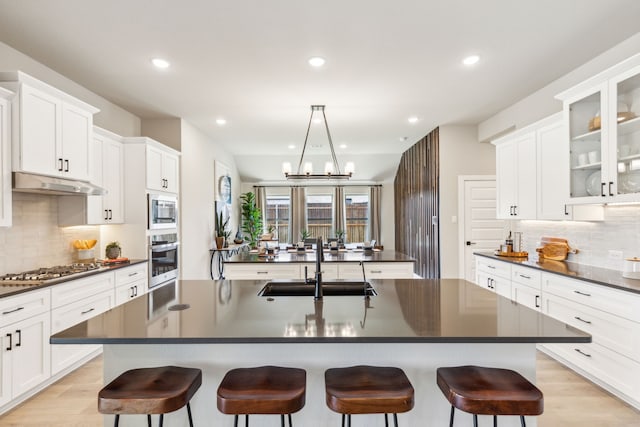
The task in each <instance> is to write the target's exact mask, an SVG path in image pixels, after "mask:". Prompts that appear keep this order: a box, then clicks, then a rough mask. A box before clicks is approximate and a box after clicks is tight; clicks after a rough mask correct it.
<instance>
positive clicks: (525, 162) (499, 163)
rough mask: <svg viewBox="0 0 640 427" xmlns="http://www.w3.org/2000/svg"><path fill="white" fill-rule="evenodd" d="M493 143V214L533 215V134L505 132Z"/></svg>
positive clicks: (534, 178)
mask: <svg viewBox="0 0 640 427" xmlns="http://www.w3.org/2000/svg"><path fill="white" fill-rule="evenodd" d="M494 144H495V145H496V180H497V182H496V186H497V200H496V202H497V211H496V216H497V217H498V218H503V219H535V217H536V197H535V194H536V135H535V132H528V133H525V134H520V133H518V134H516V135H509V136H506V137H503V138H500V139H499V140H496V141H494Z"/></svg>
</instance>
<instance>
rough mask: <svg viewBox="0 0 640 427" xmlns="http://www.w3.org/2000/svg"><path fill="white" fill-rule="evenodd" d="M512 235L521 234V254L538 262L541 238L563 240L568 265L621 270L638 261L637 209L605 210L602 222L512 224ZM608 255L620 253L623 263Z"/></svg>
mask: <svg viewBox="0 0 640 427" xmlns="http://www.w3.org/2000/svg"><path fill="white" fill-rule="evenodd" d="M511 227H512V230H513V231H521V232H522V238H523V246H524V250H526V251H527V252H529V259H531V258H532V257H535V258H534V259H537V254H536V247H538V243H539V241H540V238H541V237H542V236H548V237H562V238H565V239H567V240H568V241H569V245H570V246H571V247H572V248H576V249H578V250H579V252H578V253H577V254H570V255H569V257H568V258H567V260H568V261H574V262H577V263H580V264H587V265H593V266H597V267H603V268H609V269H613V270H622V264H623V260H624V258H629V257H634V256H638V257H640V207H639V206H637V205H629V206H606V207H605V208H604V221H600V222H579V221H513V222H512V224H511ZM609 251H621V252H622V254H623V256H622V259H616V258H613V257H610V254H609Z"/></svg>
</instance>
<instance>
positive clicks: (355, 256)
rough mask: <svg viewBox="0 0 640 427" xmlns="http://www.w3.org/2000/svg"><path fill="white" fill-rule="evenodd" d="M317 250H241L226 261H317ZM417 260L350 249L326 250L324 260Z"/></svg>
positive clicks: (393, 253) (380, 252) (392, 252)
mask: <svg viewBox="0 0 640 427" xmlns="http://www.w3.org/2000/svg"><path fill="white" fill-rule="evenodd" d="M315 261H316V254H315V251H308V252H302V253H297V252H288V251H280V252H279V253H278V254H277V255H275V256H259V255H258V254H257V253H253V252H241V253H239V254H237V255H233V256H231V257H229V259H226V260H225V261H224V262H225V263H240V264H241V263H289V262H315ZM360 261H367V262H415V259H413V258H411V257H410V256H408V255H405V254H403V253H400V252H396V251H373V252H364V251H362V250H359V251H358V250H356V249H354V250H348V251H344V252H343V251H340V252H337V251H336V252H332V251H328V250H325V251H324V262H360Z"/></svg>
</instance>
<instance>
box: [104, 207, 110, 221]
mask: <svg viewBox="0 0 640 427" xmlns="http://www.w3.org/2000/svg"><path fill="white" fill-rule="evenodd" d="M108 219H109V209H105V210H104V220H105V221H106V220H108Z"/></svg>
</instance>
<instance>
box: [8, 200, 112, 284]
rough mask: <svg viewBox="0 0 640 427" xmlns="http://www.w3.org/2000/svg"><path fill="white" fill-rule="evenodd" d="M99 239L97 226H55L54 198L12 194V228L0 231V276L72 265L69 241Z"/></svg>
mask: <svg viewBox="0 0 640 427" xmlns="http://www.w3.org/2000/svg"><path fill="white" fill-rule="evenodd" d="M99 237H100V230H99V227H97V226H89V227H66V228H61V227H58V197H56V196H45V195H39V194H28V193H16V192H14V193H13V226H12V227H8V228H0V274H7V273H18V272H21V271H26V270H32V269H35V268H38V267H49V266H53V265H60V264H68V263H70V262H74V261H75V256H76V255H75V250H74V249H73V246H72V244H71V242H72V241H73V240H75V239H99ZM100 247H101V245H100V242H98V245H96V254H95V255H96V256H100V254H99V253H98V251H99V250H100V249H99V248H100Z"/></svg>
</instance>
